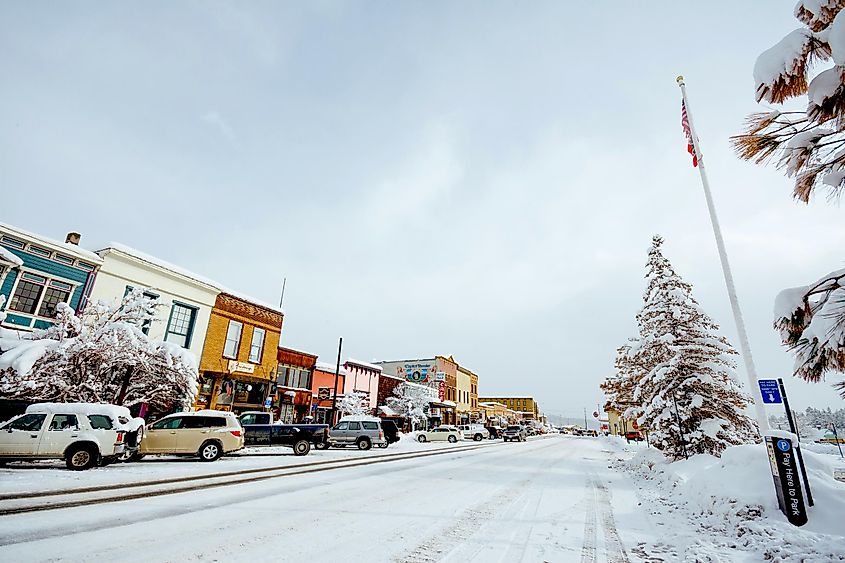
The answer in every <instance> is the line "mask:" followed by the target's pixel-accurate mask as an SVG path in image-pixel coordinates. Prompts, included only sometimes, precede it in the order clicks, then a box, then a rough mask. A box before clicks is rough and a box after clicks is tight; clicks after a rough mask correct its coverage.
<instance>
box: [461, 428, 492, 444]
mask: <svg viewBox="0 0 845 563" xmlns="http://www.w3.org/2000/svg"><path fill="white" fill-rule="evenodd" d="M458 429H459V430H460V431H461V432H462V433H463V435H464V440H475V441H476V442H480V441H481V440H486V439H487V438H489V437H490V431H489V430H487V429H486V428H484V426H482V425H481V424H461V425H459V426H458Z"/></svg>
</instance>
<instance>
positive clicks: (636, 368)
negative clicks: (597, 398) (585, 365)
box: [599, 338, 644, 420]
mask: <svg viewBox="0 0 845 563" xmlns="http://www.w3.org/2000/svg"><path fill="white" fill-rule="evenodd" d="M639 350H640V339H639V338H630V339H628V343H627V344H623V345H622V346H620V347H619V348H617V349H616V361H615V362H614V367H615V368H616V374H615V375H613V376H612V377H608V378H607V379H606V380H605V381H604V383H602V384H601V385H599V387H600V388H601V390H602V391H603V392H604V394H605V396H606V397H607V402H606V403H605V405H604V409H605V410H606V411H607V410H614V411H616V412H618V413H621V414H622V416H623V418H625V419H628V420H633V419H637V418H639V417H640V415H642V408H641V407H640V405H639V403H637V402H636V401H634V389H635V388H636V386H637V383H638V382H639V381H640V379H642V376H643V375H644V374H643V371H642V363H641V362H639V361H638V360H637V353H638V352H639Z"/></svg>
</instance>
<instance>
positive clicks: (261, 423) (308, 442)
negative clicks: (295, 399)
mask: <svg viewBox="0 0 845 563" xmlns="http://www.w3.org/2000/svg"><path fill="white" fill-rule="evenodd" d="M238 418H239V420H240V423H241V426H243V429H244V445H245V446H286V447H289V448H292V449H293V453H294V455H306V454H307V453H308V452H310V451H311V446H312V445H314V446H315V447H318V446H320V445H324V444H326V443H327V442H328V438H329V425H328V424H282V423H279V422H274V421H273V415H272V413H269V412H261V411H247V412H244V413H241V415H240V416H239V417H238Z"/></svg>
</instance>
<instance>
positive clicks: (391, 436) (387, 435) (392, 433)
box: [379, 419, 399, 448]
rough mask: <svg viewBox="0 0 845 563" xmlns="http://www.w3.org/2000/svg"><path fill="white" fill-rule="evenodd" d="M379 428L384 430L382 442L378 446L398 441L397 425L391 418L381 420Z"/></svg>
mask: <svg viewBox="0 0 845 563" xmlns="http://www.w3.org/2000/svg"><path fill="white" fill-rule="evenodd" d="M381 429H382V430H383V431H384V439H385V443H384V444H379V447H380V448H386V447H387V446H389V445H390V444H395V443H396V442H398V441H399V427H398V426H396V423H395V422H393V421H392V420H386V419H382V420H381Z"/></svg>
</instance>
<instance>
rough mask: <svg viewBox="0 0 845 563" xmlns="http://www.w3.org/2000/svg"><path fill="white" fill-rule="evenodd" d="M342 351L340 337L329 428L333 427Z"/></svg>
mask: <svg viewBox="0 0 845 563" xmlns="http://www.w3.org/2000/svg"><path fill="white" fill-rule="evenodd" d="M341 350H343V337H342V336H341V337H340V340H339V341H338V343H337V366H336V367H335V370H334V393H332V422H331V426H334V423H335V412H336V411H337V380H338V378H339V377H340V352H341Z"/></svg>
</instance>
